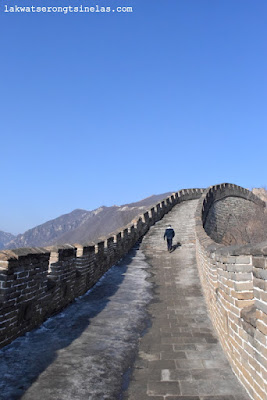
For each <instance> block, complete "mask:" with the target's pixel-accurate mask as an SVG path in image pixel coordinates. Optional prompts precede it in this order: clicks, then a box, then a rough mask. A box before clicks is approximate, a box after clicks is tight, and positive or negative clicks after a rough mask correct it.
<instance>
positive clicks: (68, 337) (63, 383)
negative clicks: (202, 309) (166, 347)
mask: <svg viewBox="0 0 267 400" xmlns="http://www.w3.org/2000/svg"><path fill="white" fill-rule="evenodd" d="M137 252H138V248H137V247H136V248H135V249H133V250H132V251H131V252H130V253H129V254H128V255H127V256H126V257H125V258H124V259H123V260H122V261H121V262H120V263H119V264H118V265H116V266H113V267H112V268H111V269H110V270H109V271H108V272H107V273H106V274H105V275H104V276H103V277H102V278H101V280H100V281H99V282H98V283H97V284H96V285H95V286H94V287H93V288H92V289H91V290H90V291H89V292H87V294H85V295H83V296H82V297H80V298H79V299H76V300H75V301H74V302H73V303H72V304H71V305H70V306H68V307H67V308H66V309H65V310H64V311H62V312H61V313H59V314H57V315H55V316H54V317H51V318H49V319H48V320H47V321H46V322H45V323H44V324H43V325H42V326H41V327H40V328H38V329H36V330H33V331H31V332H29V333H27V334H26V335H24V336H22V337H20V338H18V339H16V340H15V341H14V342H12V343H11V344H10V345H8V346H6V347H5V348H3V349H2V350H1V351H0V359H1V364H0V376H1V381H0V399H1V400H17V399H22V398H23V399H35V400H36V399H37V398H40V397H42V398H45V399H46V400H48V399H59V398H60V400H63V399H79V400H82V399H83V398H87V399H88V398H89V399H91V398H92V399H98V398H99V399H105V398H110V399H111V398H112V397H110V395H109V397H105V395H104V394H103V393H102V394H100V395H99V396H98V394H96V395H95V396H92V397H90V396H89V397H88V395H89V394H90V393H88V387H84V386H83V385H82V383H83V381H84V379H85V377H87V378H88V380H89V381H90V371H89V367H90V368H91V371H93V366H92V365H91V363H92V361H93V359H94V356H95V357H96V358H95V359H96V360H97V362H98V363H99V365H96V366H95V367H94V368H95V371H96V372H95V375H97V376H98V377H99V376H101V374H102V375H103V377H102V380H103V379H104V377H105V376H106V377H109V376H108V375H109V373H108V372H107V371H106V370H105V366H106V367H107V368H109V362H110V360H111V359H112V358H113V357H114V362H116V358H115V353H116V348H117V347H118V346H122V348H123V344H121V343H120V342H121V341H122V340H126V342H127V340H130V339H131V340H133V339H134V337H133V334H134V335H135V337H136V336H137V335H138V334H137V332H134V329H133V326H132V324H129V321H128V319H129V318H131V315H129V312H128V311H127V309H126V307H125V304H127V302H134V300H135V299H134V298H133V296H134V292H133V291H131V290H128V288H127V284H126V288H125V290H124V289H123V285H122V283H123V281H124V280H125V277H126V278H127V279H128V280H129V279H131V277H129V278H128V275H131V274H132V273H133V272H131V274H129V273H128V275H127V271H128V268H129V267H131V264H132V263H133V259H134V257H135V256H136V254H137ZM136 271H137V275H138V274H140V273H141V271H142V268H140V267H139V271H138V269H136ZM142 272H143V273H144V271H142ZM144 274H145V275H146V273H144ZM127 279H126V281H127ZM144 280H145V277H144ZM129 283H130V282H129ZM140 283H141V281H140ZM121 286H122V288H121V290H120V295H117V292H118V289H120V287H121ZM146 290H147V289H146ZM113 298H114V300H113ZM113 301H114V302H115V305H114V306H111V305H110V304H109V303H110V302H113ZM133 306H134V303H133ZM136 306H140V305H138V304H137V305H136ZM102 314H103V315H102ZM100 315H102V316H101V317H100ZM133 320H134V318H133ZM135 322H136V321H135ZM116 326H117V327H118V329H117V330H116ZM125 329H126V330H127V331H128V330H129V329H130V330H131V334H128V335H127V334H126V333H125ZM136 330H138V329H137V328H136ZM124 338H125V339H124ZM124 350H126V349H125V348H124ZM101 357H102V359H103V363H102V361H101ZM119 361H120V363H121V360H119ZM88 362H89V364H90V365H89V366H88V365H87V364H86V363H88ZM53 363H54V364H55V366H53ZM48 368H49V371H50V372H48ZM99 368H100V369H101V371H100V372H99ZM77 369H79V377H78V378H77V379H78V380H79V379H81V381H80V382H76V381H75V373H76V372H77ZM123 372H124V371H119V374H121V373H123ZM91 373H92V372H91ZM115 373H116V372H115ZM40 375H42V376H41V379H40ZM113 378H115V377H114V376H113ZM73 379H74V381H73ZM92 379H95V377H94V376H93V377H92ZM36 381H38V382H37V386H36V390H37V392H36V390H29V393H26V392H27V391H28V389H29V388H31V386H32V385H34V382H36ZM39 381H40V382H41V383H40V382H39ZM53 385H54V387H53ZM68 385H69V386H70V391H69V395H68V396H67V395H66V390H67V389H68ZM77 385H78V386H80V387H81V393H79V392H77V387H76V386H77ZM83 387H84V389H83ZM40 388H41V392H40ZM48 389H49V390H48ZM73 390H74V391H73ZM31 392H33V393H31ZM64 392H65V394H64ZM67 392H68V390H67ZM49 393H50V394H49ZM63 394H64V395H63ZM36 395H37V397H36ZM85 395H86V396H87V397H84V396H85Z"/></svg>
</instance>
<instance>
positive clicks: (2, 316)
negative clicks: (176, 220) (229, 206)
mask: <svg viewBox="0 0 267 400" xmlns="http://www.w3.org/2000/svg"><path fill="white" fill-rule="evenodd" d="M203 192H204V190H203V189H184V190H180V191H179V192H176V193H173V195H171V196H170V197H168V198H167V199H165V200H163V201H161V202H160V203H158V204H156V205H155V206H154V207H151V208H150V209H149V210H148V211H147V212H145V213H144V214H142V215H140V216H139V217H137V218H136V219H135V220H133V221H132V223H130V224H129V225H127V226H126V227H124V228H122V229H120V230H118V231H117V232H114V233H113V234H111V235H109V236H108V237H106V238H103V239H102V241H100V242H98V243H97V244H95V245H94V244H93V245H92V244H91V245H90V244H88V245H80V244H74V245H65V246H60V247H50V248H21V249H14V250H7V251H1V252H0V347H3V346H5V345H6V344H8V343H10V342H11V341H12V340H14V339H15V338H16V337H18V336H20V335H22V334H23V333H25V332H27V331H29V330H31V329H33V328H35V327H37V326H39V325H40V324H41V323H42V322H43V321H44V320H45V319H47V318H48V317H50V316H51V315H53V314H55V313H57V312H59V311H60V310H62V309H63V308H64V307H66V306H67V305H68V304H70V303H71V302H72V301H73V300H74V299H75V298H76V297H78V296H81V295H82V294H84V293H86V292H87V291H88V290H89V289H90V288H91V287H92V286H93V285H94V284H95V283H96V282H97V281H98V280H99V279H100V277H101V276H102V275H103V274H104V273H105V272H106V271H107V270H108V269H109V268H110V267H111V266H112V265H114V264H115V263H117V262H118V261H119V260H120V259H121V258H122V257H123V256H124V255H125V254H126V253H127V252H128V251H129V250H130V249H131V248H132V247H133V246H134V244H135V243H136V242H137V241H138V240H139V239H140V238H141V237H142V236H143V235H144V234H145V233H146V232H147V231H148V230H149V228H150V226H151V225H153V224H155V222H157V221H159V220H160V219H161V218H162V217H163V216H164V215H165V214H166V213H168V212H169V211H170V210H171V208H172V207H173V206H174V205H176V204H178V203H180V202H183V201H186V200H191V199H197V198H199V197H201V195H202V193H203Z"/></svg>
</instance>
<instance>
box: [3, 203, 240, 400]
mask: <svg viewBox="0 0 267 400" xmlns="http://www.w3.org/2000/svg"><path fill="white" fill-rule="evenodd" d="M195 207H196V201H189V202H186V203H182V204H180V205H177V206H176V207H175V208H174V209H173V210H172V212H170V213H169V214H168V215H166V216H165V217H164V219H163V220H162V221H160V222H158V223H157V224H156V225H155V226H154V227H152V228H151V230H150V232H149V233H148V234H147V235H146V236H145V238H144V240H143V243H142V245H141V249H137V248H136V249H133V250H132V251H131V252H130V253H129V255H128V256H126V257H125V258H124V259H123V260H122V262H121V263H120V264H119V265H118V266H115V267H113V268H111V269H110V270H109V271H108V272H107V274H106V275H105V276H104V277H103V278H102V279H101V281H100V282H99V283H98V284H97V285H96V286H95V287H94V289H93V290H92V291H91V292H90V293H88V294H86V295H85V296H83V297H82V298H80V299H78V301H76V302H74V303H73V304H72V305H70V306H69V307H68V308H67V309H65V310H64V311H63V313H60V314H58V315H56V316H55V317H52V318H50V319H49V320H47V321H46V322H45V323H44V324H43V326H42V327H41V328H39V329H37V330H35V331H32V332H30V333H28V334H27V335H26V336H23V337H21V338H18V339H17V340H15V341H14V342H13V343H12V344H11V345H9V346H6V347H5V348H4V349H3V350H1V351H0V359H1V362H0V399H1V400H18V399H21V400H38V399H44V400H121V399H122V398H123V397H124V398H125V400H126V399H129V400H163V399H164V400H171V399H172V400H178V399H179V400H200V399H201V400H247V399H248V397H247V395H246V393H245V392H244V391H243V389H242V388H241V386H240V385H239V383H238V382H237V380H236V378H235V377H234V375H233V374H232V372H231V369H230V367H229V365H228V363H227V360H226V359H225V357H224V354H223V352H222V350H221V348H220V345H219V344H218V341H217V338H216V335H215V333H214V331H213V329H212V326H211V323H210V320H209V318H208V315H207V311H206V307H205V303H204V298H203V296H202V292H201V287H200V281H199V277H198V272H197V268H196V264H195V263H196V261H195V245H194V220H193V215H194V211H195ZM167 223H171V224H172V225H173V227H174V229H175V231H176V239H177V240H179V241H181V243H182V246H181V247H177V248H176V249H175V251H174V252H173V253H171V254H169V253H167V251H166V243H164V242H163V233H164V230H165V227H166V224H167ZM147 262H148V263H149V264H150V267H149V265H148V263H147ZM147 271H150V277H149V274H148V272H147ZM148 277H149V279H147V278H148ZM152 288H153V292H152ZM152 295H153V296H152ZM148 304H149V306H148ZM147 307H148V312H149V313H150V316H151V319H150V322H151V326H150V327H149V328H147V331H146V333H145V334H144V336H143V337H142V338H141V339H140V342H139V343H138V340H139V338H140V334H141V332H142V331H143V330H144V328H145V326H147V325H146V321H147V319H148V314H147V312H146V308H147ZM138 345H139V348H138ZM134 359H136V362H135V364H134V366H133V362H134ZM130 366H133V368H132V377H131V380H130V384H129V387H128V390H127V392H125V393H124V394H123V393H122V389H123V388H122V386H123V382H125V381H126V379H125V377H127V371H128V372H129V367H130ZM123 377H124V379H123Z"/></svg>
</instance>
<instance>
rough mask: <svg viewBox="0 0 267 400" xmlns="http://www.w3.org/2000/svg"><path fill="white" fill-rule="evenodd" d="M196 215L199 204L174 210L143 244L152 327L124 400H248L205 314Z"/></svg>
mask: <svg viewBox="0 0 267 400" xmlns="http://www.w3.org/2000/svg"><path fill="white" fill-rule="evenodd" d="M195 209H196V201H195V200H192V201H188V202H185V203H182V204H180V205H178V206H176V207H174V208H173V210H172V212H171V213H169V214H167V215H166V216H165V217H164V218H163V220H161V221H160V222H158V223H157V224H156V225H155V226H154V227H152V228H151V229H150V232H149V233H148V234H147V235H146V236H145V238H144V240H143V243H142V250H143V252H144V254H145V255H146V259H147V261H148V262H149V264H150V266H151V273H152V278H151V281H152V282H153V284H154V297H153V301H152V302H151V303H150V305H149V308H148V311H149V313H150V316H151V327H150V328H149V329H148V331H147V333H146V334H145V335H144V336H143V337H142V338H141V340H140V345H139V353H138V357H137V360H136V362H135V364H134V367H133V372H132V376H131V380H130V383H129V387H128V389H127V391H126V392H125V394H124V399H125V400H126V399H127V400H137V399H138V400H146V399H147V400H148V399H150V400H151V399H158V400H167V399H168V400H170V399H172V400H178V399H179V400H185V399H187V400H240V398H242V399H243V400H247V399H249V397H248V395H247V393H246V392H245V391H244V389H243V387H242V386H241V384H240V383H239V382H238V380H237V379H236V377H235V376H234V374H233V372H232V370H231V368H230V366H229V363H228V361H227V359H226V357H225V355H224V353H223V350H222V348H221V346H220V344H219V342H218V339H217V336H216V334H215V332H214V330H213V327H212V324H211V321H210V319H209V316H208V313H207V309H206V305H205V300H204V297H203V293H202V290H201V284H200V280H199V276H198V270H197V266H196V259H195V232H194V227H195V225H194V213H195ZM169 223H170V224H172V227H173V228H174V230H175V232H176V236H175V240H174V245H175V246H174V247H175V249H174V251H173V252H172V253H168V252H167V250H166V243H164V241H163V234H164V230H165V228H166V225H167V224H169ZM179 242H180V243H181V246H180V245H179ZM240 396H241V397H240Z"/></svg>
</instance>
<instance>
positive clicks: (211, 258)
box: [196, 184, 267, 400]
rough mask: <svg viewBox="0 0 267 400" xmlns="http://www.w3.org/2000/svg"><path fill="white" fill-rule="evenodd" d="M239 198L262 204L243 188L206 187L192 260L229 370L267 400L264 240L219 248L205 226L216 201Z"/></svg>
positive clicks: (258, 398) (253, 393)
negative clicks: (257, 242) (225, 355)
mask: <svg viewBox="0 0 267 400" xmlns="http://www.w3.org/2000/svg"><path fill="white" fill-rule="evenodd" d="M226 197H229V198H231V197H240V198H242V199H245V200H247V201H250V202H253V203H255V204H257V205H258V206H262V207H263V206H264V203H263V202H262V201H261V200H260V199H258V198H257V197H256V196H254V195H253V194H252V193H251V192H249V191H248V190H246V189H243V188H240V187H239V186H236V185H230V184H223V185H217V186H213V187H211V188H209V189H207V190H206V191H205V192H204V194H203V196H202V197H201V199H200V200H199V204H198V207H197V211H196V256H197V265H198V270H199V274H200V278H201V283H202V287H203V290H204V293H205V297H206V302H207V306H208V309H209V312H210V316H211V319H212V322H213V325H214V327H215V329H216V331H217V333H218V336H219V338H220V342H221V345H222V347H223V349H224V351H225V353H226V354H227V356H228V359H229V361H230V363H231V365H232V368H233V370H234V372H235V374H236V375H237V377H238V378H239V380H240V381H241V382H242V384H243V385H244V387H245V388H246V390H247V391H248V393H249V394H250V396H251V398H252V399H255V400H266V398H267V241H266V242H264V243H260V244H257V245H243V246H237V245H236V246H223V245H222V244H218V243H216V242H214V241H213V240H212V239H211V237H210V236H208V235H207V233H206V231H205V229H204V227H203V226H205V223H206V220H207V218H208V216H209V210H210V209H211V207H212V205H213V203H214V201H220V200H221V199H224V198H226Z"/></svg>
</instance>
